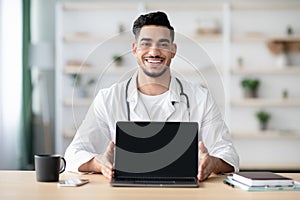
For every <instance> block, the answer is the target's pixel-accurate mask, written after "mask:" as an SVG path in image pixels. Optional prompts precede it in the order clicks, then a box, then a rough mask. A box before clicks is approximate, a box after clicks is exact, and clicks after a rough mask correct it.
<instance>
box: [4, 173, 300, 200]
mask: <svg viewBox="0 0 300 200" xmlns="http://www.w3.org/2000/svg"><path fill="white" fill-rule="evenodd" d="M283 175H284V176H287V177H291V178H294V179H295V180H298V181H300V174H283ZM72 177H81V178H88V179H89V180H90V183H88V184H87V185H84V186H81V187H58V186H57V183H40V182H36V180H35V172H34V171H0V180H1V182H0V199H1V200H11V199H18V200H19V199H24V200H27V199H28V200H48V199H49V200H60V199H63V200H69V199H70V200H75V199H83V200H93V199H97V200H105V199H109V200H114V199H130V200H135V199H136V200H148V199H149V200H168V199H172V200H176V199H187V200H192V199H202V200H209V199H217V200H222V199H224V200H227V199H228V200H234V199H237V200H241V199H242V200H247V199H263V200H268V199H272V200H273V199H283V200H289V199H300V191H268V192H248V191H243V190H240V189H237V188H231V187H229V186H227V185H225V184H223V179H224V178H225V176H221V175H220V176H212V177H210V178H209V179H208V180H207V181H205V182H203V183H201V184H200V186H201V187H200V188H116V187H111V186H109V184H108V181H107V180H106V179H105V178H104V177H103V176H102V175H99V174H89V175H78V174H73V173H63V174H61V176H60V180H64V179H69V178H72Z"/></svg>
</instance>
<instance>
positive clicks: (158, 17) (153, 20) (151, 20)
mask: <svg viewBox="0 0 300 200" xmlns="http://www.w3.org/2000/svg"><path fill="white" fill-rule="evenodd" d="M145 25H157V26H164V27H167V28H168V29H169V30H170V34H171V38H172V42H173V41H174V28H173V27H172V26H171V24H170V22H169V20H168V16H167V15H166V13H164V12H161V11H157V12H151V13H148V14H145V15H140V16H139V17H138V18H137V19H136V20H135V21H134V23H133V27H132V32H133V34H134V36H135V38H136V39H137V37H138V36H139V34H140V31H141V28H142V27H143V26H145Z"/></svg>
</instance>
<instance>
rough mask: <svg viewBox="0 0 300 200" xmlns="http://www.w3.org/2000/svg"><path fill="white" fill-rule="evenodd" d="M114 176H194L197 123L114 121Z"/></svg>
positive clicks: (196, 165) (195, 169) (196, 170)
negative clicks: (115, 122) (115, 123)
mask: <svg viewBox="0 0 300 200" xmlns="http://www.w3.org/2000/svg"><path fill="white" fill-rule="evenodd" d="M114 166H115V167H114V168H115V169H114V176H115V177H120V176H121V177H196V175H197V172H198V123H196V122H151V123H150V122H128V121H126V122H117V125H116V146H115V163H114Z"/></svg>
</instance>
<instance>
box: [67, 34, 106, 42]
mask: <svg viewBox="0 0 300 200" xmlns="http://www.w3.org/2000/svg"><path fill="white" fill-rule="evenodd" d="M108 38H109V37H108V36H100V35H92V34H89V33H82V34H70V35H65V36H64V37H63V40H64V41H65V42H102V41H105V40H107V39H108Z"/></svg>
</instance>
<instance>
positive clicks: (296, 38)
mask: <svg viewBox="0 0 300 200" xmlns="http://www.w3.org/2000/svg"><path fill="white" fill-rule="evenodd" d="M231 41H232V42H267V41H274V42H300V35H265V34H263V33H245V34H241V35H236V36H232V38H231Z"/></svg>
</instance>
